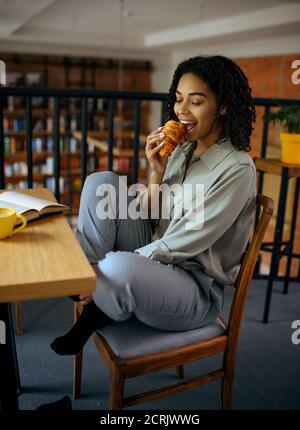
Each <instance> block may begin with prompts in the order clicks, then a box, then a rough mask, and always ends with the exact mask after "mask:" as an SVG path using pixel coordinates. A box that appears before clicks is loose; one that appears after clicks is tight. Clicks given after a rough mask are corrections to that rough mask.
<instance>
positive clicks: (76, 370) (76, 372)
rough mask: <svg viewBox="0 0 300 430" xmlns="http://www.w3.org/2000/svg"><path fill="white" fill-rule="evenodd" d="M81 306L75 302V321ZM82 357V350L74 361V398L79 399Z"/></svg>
mask: <svg viewBox="0 0 300 430" xmlns="http://www.w3.org/2000/svg"><path fill="white" fill-rule="evenodd" d="M80 310H81V309H80V306H79V305H78V304H77V303H74V322H76V321H77V319H78V317H79V315H80ZM82 357H83V351H80V352H79V353H78V354H76V355H75V357H74V362H73V398H74V399H78V398H79V397H80V391H81V376H82Z"/></svg>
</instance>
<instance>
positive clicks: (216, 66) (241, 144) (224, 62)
mask: <svg viewBox="0 0 300 430" xmlns="http://www.w3.org/2000/svg"><path fill="white" fill-rule="evenodd" d="M185 73H193V74H194V75H196V76H198V77H199V78H200V79H202V80H203V81H204V82H205V83H206V85H207V86H208V87H209V89H210V90H211V91H212V92H213V93H214V94H215V96H216V101H217V110H216V117H215V120H216V119H218V118H219V119H220V120H221V122H222V124H223V133H224V135H223V136H222V137H223V138H225V137H229V138H230V140H231V143H232V145H233V146H235V147H236V148H237V149H238V150H240V151H247V152H248V151H250V150H251V147H250V136H251V133H252V130H253V127H252V124H253V123H254V122H255V119H256V113H255V107H254V103H253V99H252V96H251V88H250V87H249V83H248V79H247V77H246V76H245V74H244V72H243V71H242V70H241V69H240V67H239V66H238V65H237V64H235V63H234V62H233V61H232V60H230V59H229V58H226V57H223V56H222V55H214V56H197V57H193V58H190V59H188V60H186V61H183V62H182V63H180V64H179V65H178V67H177V69H176V70H175V72H174V75H173V80H172V84H171V87H170V90H169V96H168V98H167V101H166V105H165V112H164V120H165V121H168V120H169V119H174V120H178V118H177V117H176V115H175V113H174V104H175V101H176V95H175V92H176V90H177V86H178V82H179V80H180V78H181V76H182V75H184V74H185ZM223 106H226V113H225V114H224V115H220V114H219V111H220V108H221V107H223Z"/></svg>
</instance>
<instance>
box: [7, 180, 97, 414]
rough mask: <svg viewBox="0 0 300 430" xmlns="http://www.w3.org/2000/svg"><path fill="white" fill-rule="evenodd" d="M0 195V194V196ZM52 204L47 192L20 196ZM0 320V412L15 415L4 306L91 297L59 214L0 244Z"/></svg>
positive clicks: (87, 270) (80, 258)
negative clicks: (2, 336)
mask: <svg viewBox="0 0 300 430" xmlns="http://www.w3.org/2000/svg"><path fill="white" fill-rule="evenodd" d="M0 192H1V191H0ZM22 192H24V193H26V194H30V195H33V196H37V197H41V198H43V199H48V200H53V201H55V197H54V195H53V193H52V192H51V191H50V190H48V189H42V188H37V189H30V190H22ZM0 274H1V275H0V320H2V321H4V322H5V324H6V344H5V345H0V358H1V359H0V381H1V390H0V409H3V410H16V409H18V400H17V380H16V367H15V366H14V348H15V346H14V330H13V329H12V326H11V317H10V307H9V304H8V303H10V302H14V301H21V300H34V299H45V298H49V297H62V296H69V295H77V294H80V293H87V294H89V293H92V292H93V291H94V290H95V287H96V276H95V273H94V270H93V269H92V267H91V266H90V264H89V262H88V260H87V258H86V256H85V254H84V253H83V251H82V249H81V247H80V245H79V243H78V242H77V240H76V238H75V235H74V233H73V232H72V230H71V227H70V226H69V224H68V222H67V220H66V218H65V216H64V215H63V214H52V215H50V216H46V217H44V218H40V219H38V220H34V221H32V222H30V223H29V224H28V225H27V227H26V228H25V229H24V230H23V231H22V232H20V233H17V234H16V235H14V236H11V237H10V238H7V239H3V240H0Z"/></svg>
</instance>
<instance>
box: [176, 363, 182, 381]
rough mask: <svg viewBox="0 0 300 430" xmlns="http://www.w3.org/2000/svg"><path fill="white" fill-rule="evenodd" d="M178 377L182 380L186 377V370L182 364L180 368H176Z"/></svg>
mask: <svg viewBox="0 0 300 430" xmlns="http://www.w3.org/2000/svg"><path fill="white" fill-rule="evenodd" d="M176 376H177V378H179V379H182V378H183V377H184V370H183V365H182V364H180V365H179V366H176Z"/></svg>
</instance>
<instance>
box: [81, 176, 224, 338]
mask: <svg viewBox="0 0 300 430" xmlns="http://www.w3.org/2000/svg"><path fill="white" fill-rule="evenodd" d="M103 184H111V185H112V186H113V187H114V188H115V190H116V207H115V214H116V218H115V219H109V218H106V219H100V217H99V212H97V211H96V207H97V204H98V203H99V202H100V200H101V199H102V198H106V200H108V199H107V195H104V197H103V196H102V197H101V196H97V192H96V191H97V187H98V186H99V185H101V186H102V187H103ZM108 188H109V187H108ZM118 190H119V176H118V175H117V174H115V173H113V172H109V171H107V172H99V173H93V174H92V175H90V176H88V177H87V178H86V181H85V184H84V187H83V190H82V194H81V200H80V209H79V218H78V226H77V231H76V235H77V238H78V240H79V243H80V245H81V247H82V249H83V251H84V252H85V254H86V256H87V258H88V260H89V261H90V263H98V268H99V271H98V273H97V281H96V284H97V286H96V291H95V293H94V294H93V299H94V301H95V303H96V305H97V306H98V307H99V308H100V309H101V310H102V311H103V312H105V313H106V314H107V315H108V316H109V317H111V318H112V319H113V320H115V321H124V320H127V319H129V318H130V317H131V316H133V315H135V317H136V318H137V319H139V320H140V321H142V322H143V323H144V324H147V325H149V326H152V327H155V328H158V329H162V330H170V331H176V330H190V329H194V328H197V327H200V326H202V325H205V324H208V323H209V322H211V321H214V320H215V319H216V318H217V316H218V315H219V314H220V311H221V310H220V305H219V304H218V303H216V302H214V301H211V302H208V301H207V298H206V297H205V295H204V293H203V291H202V289H201V286H199V285H198V284H197V282H196V281H195V279H194V278H193V277H192V276H191V275H189V273H188V271H185V270H183V269H182V268H180V267H179V266H177V265H172V264H162V263H160V262H158V261H154V260H150V259H147V258H145V257H144V256H142V255H140V254H137V253H134V252H133V250H134V249H136V248H139V247H142V246H144V245H147V244H148V243H150V242H151V240H152V233H153V232H152V226H151V222H150V220H148V219H141V218H139V219H135V220H134V219H130V218H127V219H119V218H118V215H119V199H118ZM108 192H109V190H108ZM134 198H135V197H133V196H132V197H129V196H128V204H129V203H130V201H132V199H134ZM108 204H110V203H108ZM102 218H103V217H102Z"/></svg>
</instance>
